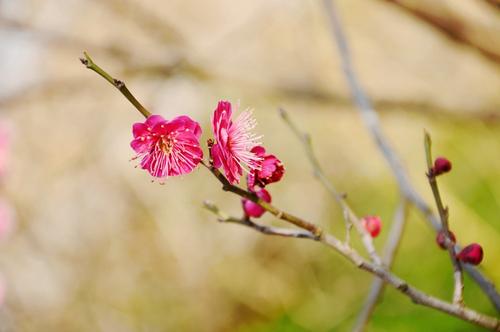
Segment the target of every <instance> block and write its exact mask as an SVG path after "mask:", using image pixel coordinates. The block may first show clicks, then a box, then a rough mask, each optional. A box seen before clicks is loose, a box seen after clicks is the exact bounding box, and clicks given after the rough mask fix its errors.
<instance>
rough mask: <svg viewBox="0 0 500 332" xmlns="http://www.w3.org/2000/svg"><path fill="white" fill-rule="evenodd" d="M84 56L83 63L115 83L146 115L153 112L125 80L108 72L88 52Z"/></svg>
mask: <svg viewBox="0 0 500 332" xmlns="http://www.w3.org/2000/svg"><path fill="white" fill-rule="evenodd" d="M83 55H84V58H80V61H81V62H82V64H84V65H85V67H87V68H88V69H90V70H93V71H95V72H96V73H97V74H99V75H100V76H101V77H103V78H104V79H105V80H106V81H108V82H109V83H110V84H111V85H113V86H114V87H115V88H117V89H118V90H119V91H120V92H121V93H122V94H123V95H124V96H125V98H127V99H128V101H130V102H131V103H132V105H134V106H135V108H137V110H138V111H139V112H141V114H142V115H144V117H146V118H147V117H148V116H150V115H151V113H150V112H149V111H148V110H147V109H146V108H145V107H144V106H142V104H141V103H140V102H139V101H138V100H137V99H136V98H135V97H134V95H133V94H132V93H131V92H130V91H129V89H128V88H127V86H126V85H125V83H124V82H123V81H120V80H118V79H116V78H113V77H112V76H111V75H110V74H108V73H107V72H106V71H105V70H104V69H102V68H101V67H99V66H98V65H96V64H95V63H94V61H92V59H91V58H90V56H89V55H88V53H87V52H83Z"/></svg>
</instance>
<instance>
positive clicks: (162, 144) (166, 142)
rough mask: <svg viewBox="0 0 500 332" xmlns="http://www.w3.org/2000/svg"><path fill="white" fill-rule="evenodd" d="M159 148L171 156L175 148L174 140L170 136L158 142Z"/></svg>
mask: <svg viewBox="0 0 500 332" xmlns="http://www.w3.org/2000/svg"><path fill="white" fill-rule="evenodd" d="M158 146H159V148H160V149H161V150H162V151H163V152H164V153H165V154H170V152H172V149H173V147H174V139H173V138H172V137H171V136H170V135H168V136H167V137H162V138H160V140H159V141H158Z"/></svg>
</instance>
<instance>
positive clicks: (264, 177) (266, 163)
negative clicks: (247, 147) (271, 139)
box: [247, 145, 285, 188]
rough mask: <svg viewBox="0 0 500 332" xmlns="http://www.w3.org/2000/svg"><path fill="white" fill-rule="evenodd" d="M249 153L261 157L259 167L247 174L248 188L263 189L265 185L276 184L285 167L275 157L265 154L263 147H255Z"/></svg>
mask: <svg viewBox="0 0 500 332" xmlns="http://www.w3.org/2000/svg"><path fill="white" fill-rule="evenodd" d="M251 152H253V153H255V154H256V155H257V156H258V157H261V158H262V159H261V161H260V165H259V166H260V167H259V168H257V169H254V170H253V171H251V172H250V174H248V178H247V182H248V187H249V188H253V187H254V186H255V185H258V186H260V187H262V188H264V187H265V186H266V185H268V184H270V183H273V182H278V181H279V180H281V178H282V177H283V174H284V173H285V167H284V166H283V164H282V163H281V161H280V160H279V159H278V158H276V156H275V155H272V154H266V149H265V148H264V147H263V146H260V145H259V146H255V147H254V148H253V149H252V150H251Z"/></svg>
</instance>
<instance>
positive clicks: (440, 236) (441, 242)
mask: <svg viewBox="0 0 500 332" xmlns="http://www.w3.org/2000/svg"><path fill="white" fill-rule="evenodd" d="M450 240H451V242H453V243H455V242H456V241H457V239H456V238H455V234H453V232H452V231H450ZM436 243H437V244H438V246H440V247H441V249H446V235H445V234H444V232H443V231H439V232H438V233H437V235H436Z"/></svg>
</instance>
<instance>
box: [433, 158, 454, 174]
mask: <svg viewBox="0 0 500 332" xmlns="http://www.w3.org/2000/svg"><path fill="white" fill-rule="evenodd" d="M449 171H451V162H450V161H449V160H448V159H446V158H444V157H437V158H436V160H435V161H434V167H433V168H432V175H434V176H438V175H441V174H444V173H448V172H449Z"/></svg>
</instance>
